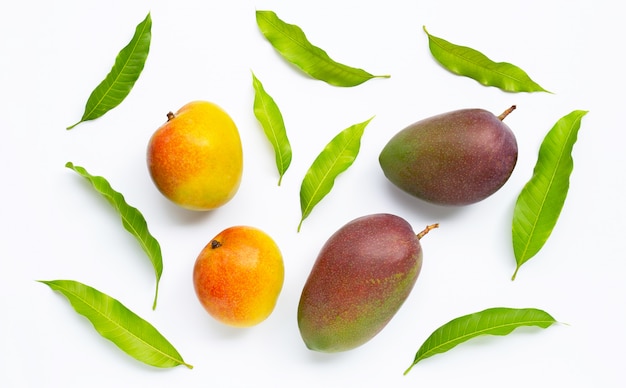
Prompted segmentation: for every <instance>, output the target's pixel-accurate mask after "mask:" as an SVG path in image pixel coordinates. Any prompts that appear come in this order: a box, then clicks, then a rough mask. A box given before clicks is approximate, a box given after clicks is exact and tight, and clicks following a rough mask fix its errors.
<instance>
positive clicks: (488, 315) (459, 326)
mask: <svg viewBox="0 0 626 388" xmlns="http://www.w3.org/2000/svg"><path fill="white" fill-rule="evenodd" d="M554 323H556V320H555V319H554V318H552V316H551V315H550V314H548V313H546V312H545V311H542V310H538V309H533V308H528V309H513V308H507V307H495V308H491V309H487V310H483V311H480V312H477V313H474V314H469V315H464V316H462V317H459V318H456V319H453V320H451V321H450V322H448V323H446V324H445V325H443V326H441V327H439V328H438V329H437V330H435V331H434V332H433V333H432V334H431V335H430V337H428V338H427V339H426V341H424V343H423V344H422V346H421V347H420V348H419V350H418V351H417V353H416V354H415V359H414V360H413V364H411V366H410V367H409V368H408V369H407V370H406V371H405V372H404V374H405V375H406V374H407V373H409V371H410V370H411V368H413V367H414V366H415V365H416V364H417V363H418V362H420V361H421V360H423V359H425V358H428V357H431V356H434V355H435V354H439V353H444V352H447V351H448V350H450V349H452V348H454V347H455V346H457V345H459V344H461V343H463V342H465V341H468V340H470V339H472V338H474V337H478V336H480V335H485V334H489V335H507V334H509V333H511V332H512V331H513V330H515V329H517V328H518V327H522V326H538V327H541V328H544V329H545V328H547V327H549V326H551V325H552V324H554Z"/></svg>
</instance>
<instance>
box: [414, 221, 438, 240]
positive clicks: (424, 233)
mask: <svg viewBox="0 0 626 388" xmlns="http://www.w3.org/2000/svg"><path fill="white" fill-rule="evenodd" d="M438 227H439V224H432V225H428V226H427V227H426V228H425V229H424V230H422V231H421V232H419V233H418V234H417V239H418V240H421V238H422V237H424V236H426V235H427V234H428V232H430V231H431V230H433V229H436V228H438Z"/></svg>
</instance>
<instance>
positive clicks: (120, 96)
mask: <svg viewBox="0 0 626 388" xmlns="http://www.w3.org/2000/svg"><path fill="white" fill-rule="evenodd" d="M151 29H152V18H151V17H150V13H148V15H147V16H146V18H145V19H144V20H143V21H142V22H141V23H139V24H138V25H137V27H136V29H135V34H134V36H133V38H132V39H131V40H130V42H129V43H128V44H127V45H126V46H125V47H124V48H123V49H122V50H121V51H120V52H119V53H118V54H117V57H116V58H115V63H114V64H113V68H112V69H111V71H110V72H109V74H107V76H106V77H105V78H104V80H102V82H100V84H99V85H98V86H96V88H95V89H94V90H93V91H92V92H91V95H90V96H89V99H88V100H87V104H86V105H85V111H84V113H83V117H82V118H81V119H80V121H78V122H77V123H76V124H73V125H70V126H69V127H67V129H72V128H74V127H75V126H77V125H78V124H80V123H82V122H85V121H88V120H93V119H97V118H98V117H100V116H102V115H104V114H105V113H107V112H108V111H110V110H111V109H113V108H115V107H116V106H118V105H119V104H120V103H121V102H122V101H123V100H124V99H125V98H126V96H128V94H129V93H130V91H131V89H132V88H133V86H134V85H135V82H136V81H137V79H139V75H140V74H141V72H142V71H143V67H144V64H145V62H146V58H148V52H149V51H150V40H151V38H152V34H151Z"/></svg>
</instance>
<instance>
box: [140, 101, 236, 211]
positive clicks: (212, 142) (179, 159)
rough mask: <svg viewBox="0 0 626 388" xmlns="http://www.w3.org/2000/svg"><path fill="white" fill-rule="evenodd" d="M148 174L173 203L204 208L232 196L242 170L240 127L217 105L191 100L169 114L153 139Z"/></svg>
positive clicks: (226, 200) (187, 207) (209, 208)
mask: <svg viewBox="0 0 626 388" xmlns="http://www.w3.org/2000/svg"><path fill="white" fill-rule="evenodd" d="M146 159H147V164H148V170H149V172H150V177H151V178H152V181H153V182H154V184H155V185H156V187H157V189H158V190H159V191H160V192H161V193H162V194H163V195H164V196H165V197H166V198H168V199H169V200H171V201H172V202H174V203H175V204H177V205H179V206H181V207H183V208H186V209H190V210H198V211H206V210H212V209H215V208H218V207H220V206H222V205H224V204H226V203H227V202H228V201H230V200H231V199H232V198H233V197H234V195H235V194H236V193H237V191H238V189H239V185H240V183H241V177H242V174H243V150H242V145H241V139H240V136H239V131H238V129H237V126H236V125H235V123H234V121H233V120H232V119H231V117H230V116H229V115H228V114H227V113H226V112H225V111H224V110H223V109H222V108H220V107H219V106H217V105H216V104H214V103H211V102H208V101H192V102H190V103H188V104H186V105H185V106H183V107H182V108H180V109H179V110H178V112H176V113H175V114H171V113H170V114H168V121H167V122H166V123H164V124H163V125H162V126H161V127H159V128H158V129H157V130H156V132H154V134H153V135H152V137H151V138H150V141H149V143H148V149H147V157H146Z"/></svg>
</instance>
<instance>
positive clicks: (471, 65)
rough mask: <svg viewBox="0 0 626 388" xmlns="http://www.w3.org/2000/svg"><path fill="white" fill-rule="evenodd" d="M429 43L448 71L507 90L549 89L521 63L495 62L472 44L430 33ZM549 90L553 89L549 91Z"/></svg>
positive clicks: (432, 52)
mask: <svg viewBox="0 0 626 388" xmlns="http://www.w3.org/2000/svg"><path fill="white" fill-rule="evenodd" d="M424 32H425V33H426V35H428V45H429V48H430V52H431V54H432V55H433V57H434V58H435V59H436V60H437V61H438V62H439V63H440V64H441V65H442V66H443V67H445V68H446V69H448V70H449V71H451V72H453V73H455V74H457V75H461V76H465V77H469V78H472V79H474V80H475V81H478V82H479V83H481V84H483V85H485V86H495V87H497V88H500V89H501V90H504V91H507V92H548V91H547V90H545V89H544V88H542V87H541V86H539V84H537V83H536V82H535V81H533V80H532V79H531V78H530V77H529V76H528V74H526V72H525V71H524V70H522V69H520V68H519V67H517V66H515V65H512V64H510V63H507V62H494V61H492V60H491V59H489V58H487V57H486V56H485V55H484V54H482V53H480V52H479V51H476V50H474V49H472V48H469V47H465V46H457V45H456V44H453V43H450V42H448V41H446V40H444V39H441V38H438V37H436V36H433V35H431V34H429V33H428V31H427V30H426V27H425V26H424ZM548 93H550V92H548Z"/></svg>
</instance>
